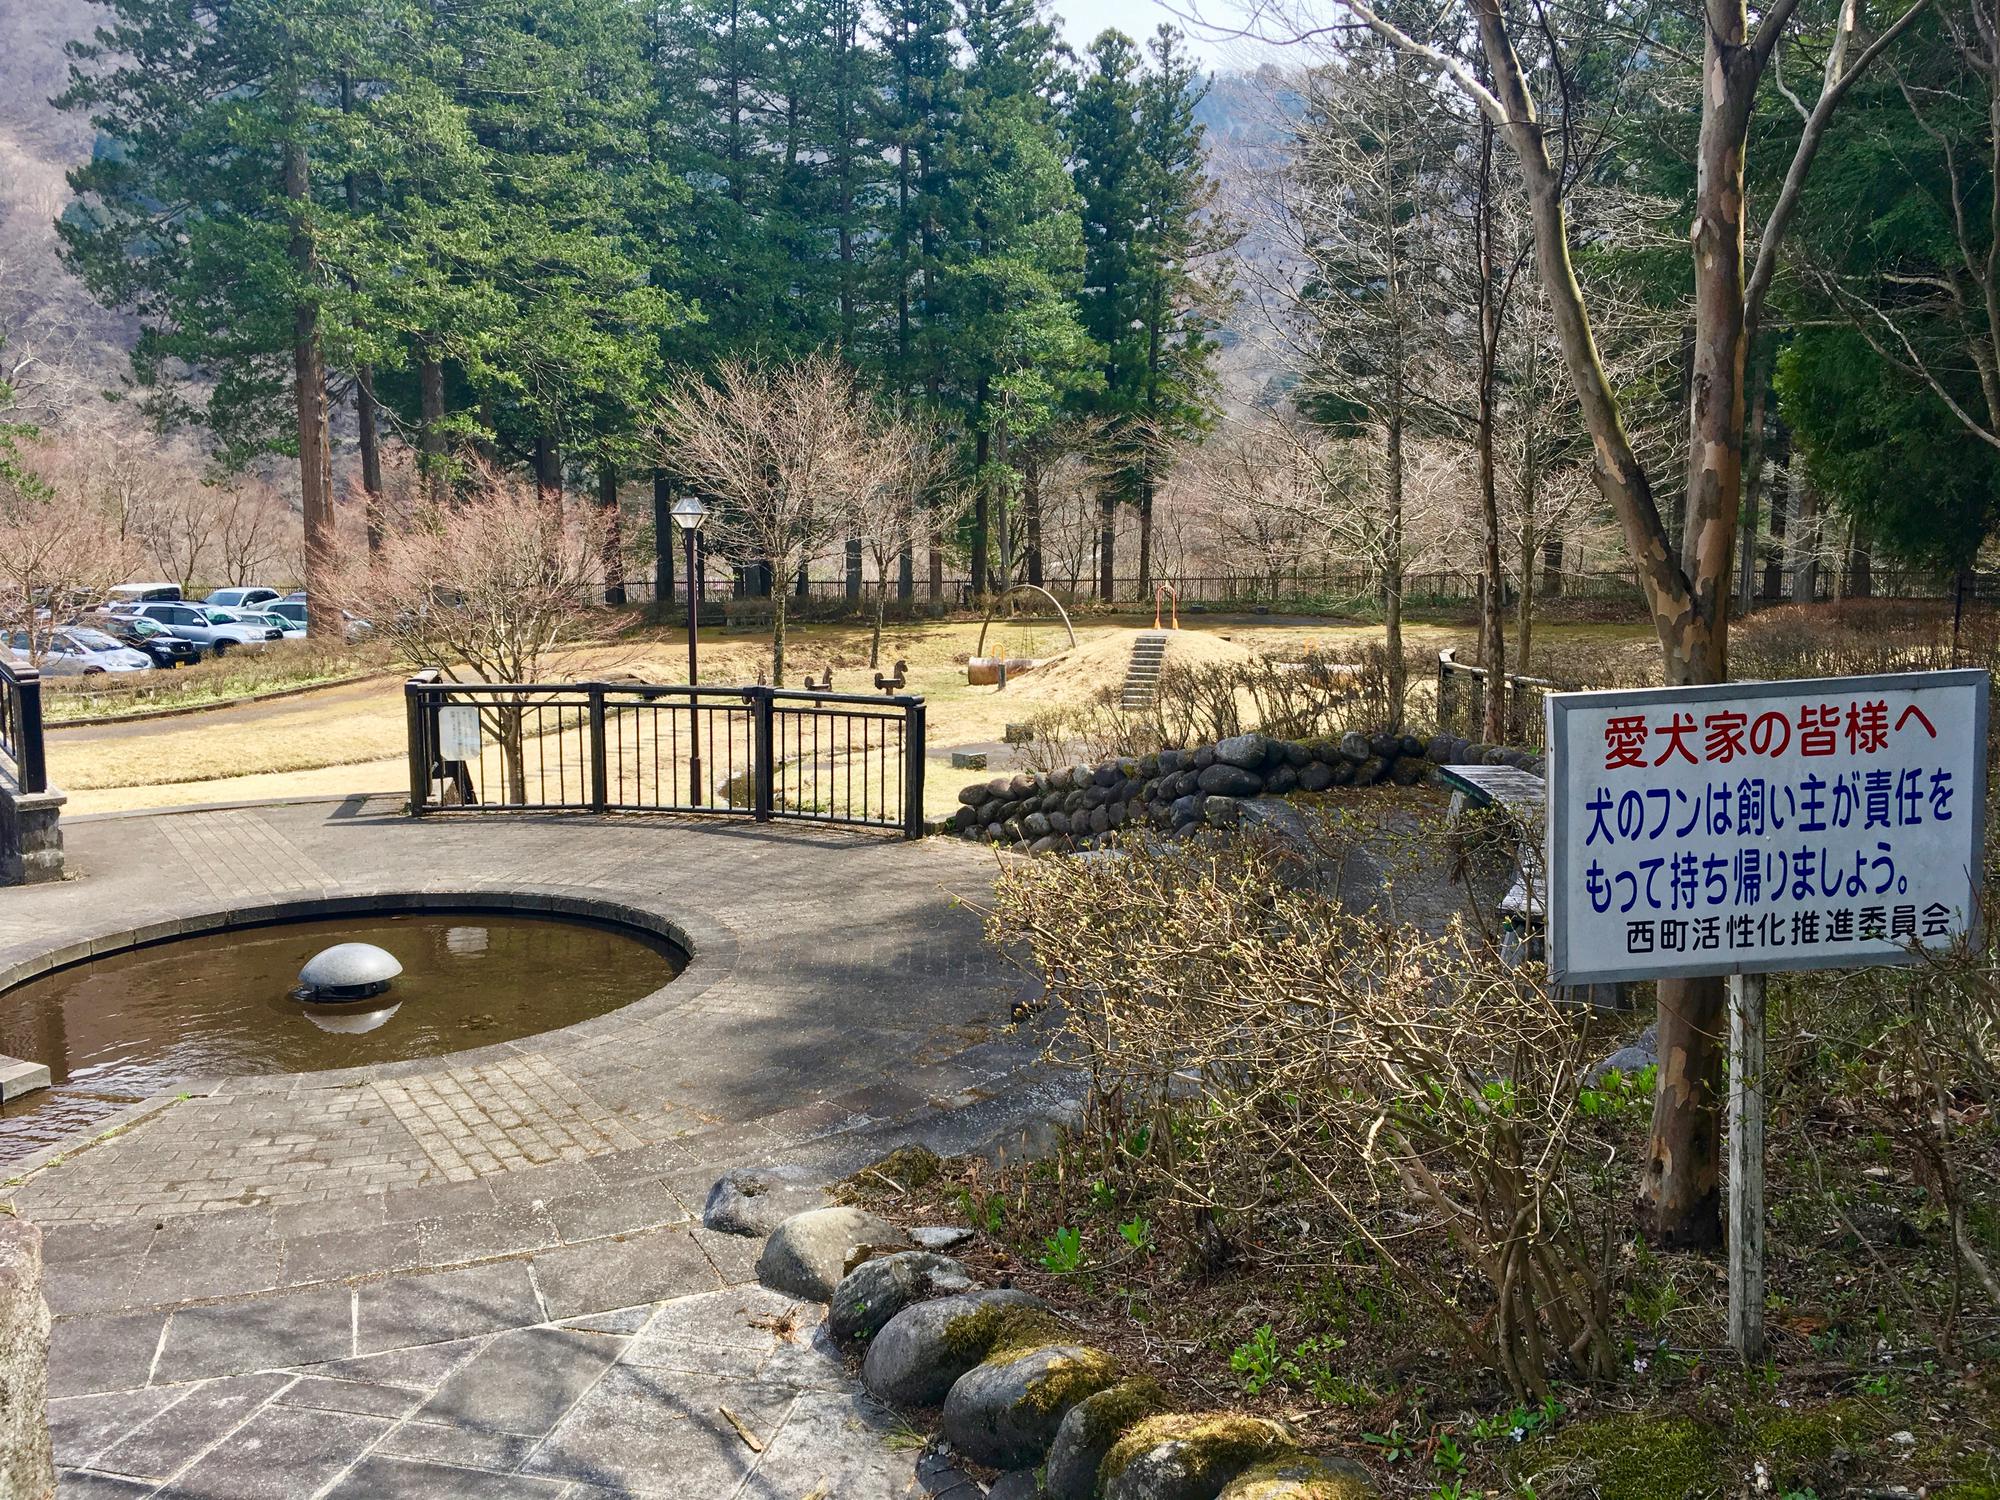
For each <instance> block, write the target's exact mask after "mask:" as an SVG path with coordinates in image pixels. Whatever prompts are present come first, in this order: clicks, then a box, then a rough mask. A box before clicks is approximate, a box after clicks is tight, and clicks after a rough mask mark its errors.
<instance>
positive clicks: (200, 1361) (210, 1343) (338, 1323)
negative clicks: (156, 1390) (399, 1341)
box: [153, 1287, 355, 1383]
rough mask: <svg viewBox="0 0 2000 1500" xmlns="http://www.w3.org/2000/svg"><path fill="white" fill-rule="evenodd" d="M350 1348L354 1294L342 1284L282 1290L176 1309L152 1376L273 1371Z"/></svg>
mask: <svg viewBox="0 0 2000 1500" xmlns="http://www.w3.org/2000/svg"><path fill="white" fill-rule="evenodd" d="M354 1352H355V1351H354V1295H353V1293H351V1292H350V1291H348V1289H347V1288H346V1287H337V1288H334V1289H332V1290H328V1291H316V1292H284V1293H280V1294H278V1295H276V1296H271V1297H253V1298H251V1299H249V1300H248V1301H244V1302H225V1303H222V1304H220V1305H219V1306H214V1307H190V1308H183V1309H181V1310H180V1311H178V1312H176V1313H175V1314H174V1315H173V1319H172V1321H171V1322H169V1323H168V1325H167V1337H166V1342H165V1343H164V1344H163V1345H162V1346H161V1348H160V1359H159V1364H158V1366H157V1367H156V1369H155V1372H154V1376H153V1378H154V1379H155V1380H156V1381H159V1382H162V1383H172V1382H175V1381H181V1380H199V1379H201V1378H203V1377H204V1376H209V1375H233V1374H236V1373H238V1372H239V1371H244V1370H277V1369H283V1368H284V1367H286V1366H288V1365H301V1364H317V1363H319V1362H320V1361H322V1360H328V1359H338V1358H340V1357H341V1356H342V1355H351V1354H353V1353H354Z"/></svg>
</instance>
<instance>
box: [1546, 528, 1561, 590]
mask: <svg viewBox="0 0 2000 1500" xmlns="http://www.w3.org/2000/svg"><path fill="white" fill-rule="evenodd" d="M1562 596H1563V539H1562V537H1561V536H1560V535H1559V534H1556V533H1551V534H1550V535H1549V536H1548V537H1546V538H1545V539H1544V540H1543V542H1542V597H1543V598H1544V599H1560V598H1562Z"/></svg>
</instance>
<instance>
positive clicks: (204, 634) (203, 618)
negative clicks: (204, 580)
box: [118, 603, 285, 656]
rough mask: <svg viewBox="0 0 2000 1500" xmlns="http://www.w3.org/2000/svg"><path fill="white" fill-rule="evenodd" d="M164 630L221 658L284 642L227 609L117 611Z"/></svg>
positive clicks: (166, 606)
mask: <svg viewBox="0 0 2000 1500" xmlns="http://www.w3.org/2000/svg"><path fill="white" fill-rule="evenodd" d="M118 613H119V614H121V615H134V616H137V617H138V618H139V619H142V620H152V621H154V622H155V623H157V624H160V625H164V626H166V628H167V629H169V630H171V631H172V632H173V633H174V634H175V635H177V636H179V637H180V638H181V639H182V640H186V641H194V642H196V643H197V644H199V645H203V646H206V647H208V649H209V650H211V651H213V652H214V653H215V654H216V655H217V656H221V655H223V654H225V653H226V652H228V651H230V650H231V649H232V648H234V647H237V646H261V645H263V644H265V643H266V642H267V641H276V640H282V639H284V634H285V633H284V632H283V631H282V630H278V629H276V628H275V627H273V626H270V625H252V624H249V623H247V622H246V621H243V620H239V619H237V618H236V617H235V616H234V615H232V614H231V613H230V612H229V611H228V610H226V609H214V608H211V607H210V606H208V605H206V604H181V603H159V604H135V605H133V606H132V607H131V608H129V609H121V610H119V611H118Z"/></svg>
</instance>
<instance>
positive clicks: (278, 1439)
mask: <svg viewBox="0 0 2000 1500" xmlns="http://www.w3.org/2000/svg"><path fill="white" fill-rule="evenodd" d="M390 1425H391V1424H390V1423H388V1422H386V1421H384V1420H383V1419H381V1418H380V1417H363V1416H356V1415H354V1414H353V1413H351V1412H331V1411H313V1410H310V1409H308V1408H305V1407H294V1406H267V1407H265V1408H264V1409H263V1410H262V1411H260V1412H258V1413H257V1414H256V1415H255V1416H254V1417H252V1418H251V1419H250V1420H249V1421H247V1422H245V1423H244V1424H243V1425H242V1426H241V1427H239V1428H237V1429H236V1430H235V1431H234V1432H232V1433H230V1434H229V1437H228V1441H226V1442H223V1443H219V1444H217V1445H216V1447H215V1448H213V1449H212V1450H210V1451H209V1452H208V1453H207V1454H205V1455H203V1456H202V1457H201V1458H200V1459H197V1460H196V1461H195V1462H194V1463H193V1464H191V1465H190V1466H189V1467H188V1468H187V1469H185V1470H184V1471H182V1472H181V1473H180V1474H178V1475H176V1476H175V1477H174V1482H173V1483H172V1484H171V1485H169V1486H168V1487H167V1488H165V1489H163V1490H161V1491H160V1500H300V1497H302V1496H308V1495H311V1494H313V1493H314V1492H315V1491H317V1490H318V1489H319V1488H320V1486H322V1485H324V1484H326V1483H327V1482H328V1481H329V1480H331V1479H332V1478H333V1477H334V1476H335V1475H337V1474H339V1473H341V1472H342V1471H344V1470H345V1469H347V1468H348V1467H349V1466H350V1465H351V1464H353V1463H354V1461H355V1460H356V1459H358V1458H360V1457H361V1455H362V1454H364V1453H365V1452H367V1451H368V1449H369V1448H370V1447H371V1446H373V1444H374V1443H375V1441H376V1440H377V1439H378V1438H380V1437H381V1436H382V1435H383V1433H385V1432H387V1431H388V1430H389V1427H390Z"/></svg>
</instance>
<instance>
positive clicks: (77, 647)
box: [7, 625, 153, 677]
mask: <svg viewBox="0 0 2000 1500" xmlns="http://www.w3.org/2000/svg"><path fill="white" fill-rule="evenodd" d="M7 645H8V654H9V655H11V656H12V657H13V658H14V660H16V661H21V662H26V661H30V660H31V658H30V657H29V655H28V632H27V631H25V630H17V631H15V632H14V633H13V634H12V635H10V636H9V637H8V638H7ZM34 665H35V666H37V667H39V668H40V669H41V672H42V675H43V676H44V677H97V676H101V675H102V674H104V673H107V672H150V671H152V670H153V659H152V658H151V657H150V656H148V655H147V654H146V653H145V652H143V651H135V650H133V649H132V648H131V647H130V646H126V645H123V644H121V643H120V642H118V641H116V640H114V639H112V638H111V637H110V636H108V635H106V634H105V633H104V632H103V631H101V630H93V629H91V628H90V627H88V626H85V625H67V626H64V627H63V628H62V629H61V630H58V631H56V632H54V633H53V634H51V635H50V636H49V637H48V638H47V640H46V642H45V643H44V645H43V647H42V659H41V660H40V661H39V662H35V663H34Z"/></svg>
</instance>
